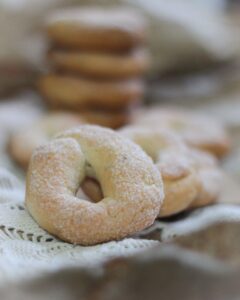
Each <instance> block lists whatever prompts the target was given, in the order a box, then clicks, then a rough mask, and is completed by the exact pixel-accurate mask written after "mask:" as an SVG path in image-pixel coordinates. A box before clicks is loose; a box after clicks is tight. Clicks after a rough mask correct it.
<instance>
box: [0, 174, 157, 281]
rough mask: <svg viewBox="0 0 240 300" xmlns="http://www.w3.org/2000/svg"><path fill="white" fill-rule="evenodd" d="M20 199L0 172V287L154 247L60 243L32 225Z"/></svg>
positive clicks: (17, 187) (20, 191) (148, 243)
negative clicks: (3, 284) (15, 281)
mask: <svg viewBox="0 0 240 300" xmlns="http://www.w3.org/2000/svg"><path fill="white" fill-rule="evenodd" d="M23 199H24V187H23V186H22V185H21V184H20V183H19V182H18V180H17V179H16V178H15V177H14V176H13V175H12V174H11V173H9V172H8V171H6V170H5V169H0V284H1V283H3V282H4V281H5V280H19V279H24V278H29V276H31V277H32V276H34V275H40V274H41V272H43V271H44V272H47V271H51V270H55V269H56V268H61V267H64V266H68V265H69V266H70V265H75V266H76V265H77V266H79V267H91V266H93V265H95V264H99V263H101V262H103V261H105V260H107V259H110V258H112V257H116V256H126V255H130V254H133V253H136V252H139V251H140V250H143V249H146V248H149V247H152V246H154V245H156V244H158V242H157V241H152V240H144V239H134V238H128V239H124V240H122V241H119V242H114V241H113V242H109V243H105V244H101V245H97V246H91V247H82V246H76V245H72V244H68V243H64V242H62V241H59V240H58V239H56V238H55V237H53V236H51V235H49V234H48V233H47V232H46V231H44V230H43V229H41V228H40V227H39V226H38V225H37V223H35V221H34V220H33V219H32V218H31V217H30V215H29V214H28V212H27V211H26V210H25V208H24V204H23Z"/></svg>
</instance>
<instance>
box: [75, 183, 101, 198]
mask: <svg viewBox="0 0 240 300" xmlns="http://www.w3.org/2000/svg"><path fill="white" fill-rule="evenodd" d="M76 197H77V198H79V199H84V200H88V201H90V202H93V203H97V202H99V201H101V200H102V199H103V197H104V196H103V192H102V189H101V185H100V183H99V182H98V181H97V180H96V179H94V178H91V177H86V178H85V179H84V180H83V182H82V183H81V186H80V187H79V189H78V191H77V193H76Z"/></svg>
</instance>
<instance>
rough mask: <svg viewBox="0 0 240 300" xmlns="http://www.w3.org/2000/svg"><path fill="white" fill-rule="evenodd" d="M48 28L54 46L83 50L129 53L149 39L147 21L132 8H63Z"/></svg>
mask: <svg viewBox="0 0 240 300" xmlns="http://www.w3.org/2000/svg"><path fill="white" fill-rule="evenodd" d="M46 27H47V34H48V36H49V38H50V40H51V41H52V43H53V44H56V45H58V46H62V47H68V48H74V49H81V50H83V49H84V50H93V51H106V52H107V51H110V52H111V51H117V52H119V51H126V50H130V49H132V48H134V47H135V46H138V45H141V44H143V43H144V41H145V39H146V34H145V30H146V25H145V20H144V18H143V17H142V16H141V15H140V14H139V13H137V12H135V11H134V10H131V9H130V8H129V7H128V8H123V7H114V8H111V7H108V8H102V7H81V8H80V7H74V8H70V9H62V10H58V11H55V12H54V13H53V14H52V15H51V16H49V18H48V20H47V25H46Z"/></svg>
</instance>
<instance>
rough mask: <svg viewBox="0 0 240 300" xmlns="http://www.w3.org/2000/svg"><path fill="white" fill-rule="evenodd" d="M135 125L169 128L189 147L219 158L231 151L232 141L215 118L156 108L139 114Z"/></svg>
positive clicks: (184, 111) (188, 111)
mask: <svg viewBox="0 0 240 300" xmlns="http://www.w3.org/2000/svg"><path fill="white" fill-rule="evenodd" d="M135 123H136V124H137V125H141V126H147V127H153V128H164V127H165V128H169V129H171V130H173V131H174V132H175V133H177V134H178V135H180V136H181V137H182V138H183V139H184V141H185V142H186V143H187V144H188V145H190V146H192V147H195V148H198V149H201V150H205V151H207V152H210V153H212V154H214V155H215V156H217V157H219V158H221V157H223V156H224V155H225V154H227V153H228V152H229V149H230V140H229V137H228V135H227V133H226V131H225V129H224V128H223V126H222V125H221V124H220V123H219V122H217V121H216V120H214V119H213V118H210V117H207V116H205V115H202V114H199V113H196V112H194V111H190V110H184V109H180V108H175V107H172V108H160V107H155V108H151V109H148V110H144V111H143V112H142V113H139V115H138V117H137V118H136V120H135Z"/></svg>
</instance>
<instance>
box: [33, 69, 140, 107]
mask: <svg viewBox="0 0 240 300" xmlns="http://www.w3.org/2000/svg"><path fill="white" fill-rule="evenodd" d="M38 87H39V91H40V93H41V94H42V96H43V98H44V99H45V100H46V101H48V102H49V103H50V104H51V105H52V106H53V107H59V106H62V107H66V108H70V109H71V108H74V109H84V108H101V109H103V108H105V109H115V110H117V109H124V108H125V107H126V106H128V105H130V104H134V103H137V102H138V101H139V99H140V98H141V97H142V96H143V92H144V85H143V82H142V81H141V80H138V79H132V80H125V81H96V80H90V79H89V80H88V79H83V78H79V77H73V76H64V75H57V74H49V75H45V76H43V77H42V78H41V79H40V80H39V82H38Z"/></svg>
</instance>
